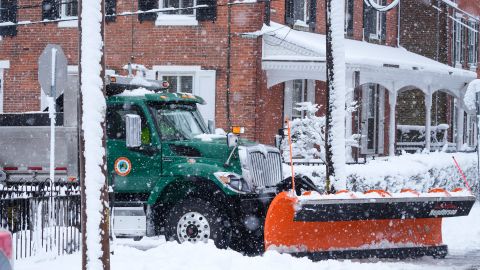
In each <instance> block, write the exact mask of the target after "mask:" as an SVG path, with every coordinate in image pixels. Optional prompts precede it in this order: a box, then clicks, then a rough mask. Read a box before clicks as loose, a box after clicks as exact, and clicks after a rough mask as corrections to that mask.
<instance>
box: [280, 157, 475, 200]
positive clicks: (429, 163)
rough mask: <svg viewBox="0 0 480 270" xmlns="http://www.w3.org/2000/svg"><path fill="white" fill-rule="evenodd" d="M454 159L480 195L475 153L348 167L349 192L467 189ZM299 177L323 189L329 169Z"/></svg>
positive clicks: (299, 169) (301, 168)
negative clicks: (453, 157) (305, 178)
mask: <svg viewBox="0 0 480 270" xmlns="http://www.w3.org/2000/svg"><path fill="white" fill-rule="evenodd" d="M452 156H455V159H456V160H457V161H458V163H459V165H460V167H461V168H462V170H463V171H464V172H465V174H466V176H467V179H468V181H469V183H470V186H472V188H473V189H474V191H475V192H476V193H477V194H478V192H479V183H478V178H477V155H476V154H475V153H454V154H451V153H441V152H433V153H427V154H403V155H401V156H395V157H384V158H378V159H376V160H370V161H368V163H367V164H355V165H348V166H347V167H346V171H347V189H348V190H351V191H355V192H364V191H367V190H370V189H383V190H387V191H389V192H399V191H400V190H401V189H403V188H409V189H414V190H417V191H419V192H427V191H428V190H429V189H431V188H434V187H441V188H445V189H447V190H453V189H454V188H456V187H460V188H465V185H464V183H463V180H462V179H461V176H460V174H459V173H458V170H457V168H456V167H455V164H454V162H453V159H452ZM283 171H284V176H285V177H286V176H289V175H290V168H289V166H288V165H284V170H283ZM295 172H296V173H297V174H303V175H306V176H308V177H310V178H311V179H312V180H313V181H314V182H315V183H316V184H317V185H318V186H319V187H320V188H322V189H323V187H324V186H325V166H324V165H318V166H305V165H297V166H295Z"/></svg>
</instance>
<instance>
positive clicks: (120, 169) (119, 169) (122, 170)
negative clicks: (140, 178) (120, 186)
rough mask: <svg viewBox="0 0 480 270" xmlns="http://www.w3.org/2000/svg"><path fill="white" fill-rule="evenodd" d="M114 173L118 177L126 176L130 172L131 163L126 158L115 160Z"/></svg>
mask: <svg viewBox="0 0 480 270" xmlns="http://www.w3.org/2000/svg"><path fill="white" fill-rule="evenodd" d="M114 167H115V172H116V173H117V174H118V175H120V176H127V175H128V174H129V173H130V171H131V170H132V163H131V162H130V160H129V159H128V158H126V157H119V158H117V160H115V165H114Z"/></svg>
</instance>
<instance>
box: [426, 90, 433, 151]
mask: <svg viewBox="0 0 480 270" xmlns="http://www.w3.org/2000/svg"><path fill="white" fill-rule="evenodd" d="M428 92H429V93H428V94H425V149H426V150H428V151H430V143H431V141H432V132H431V131H432V94H431V93H430V91H428Z"/></svg>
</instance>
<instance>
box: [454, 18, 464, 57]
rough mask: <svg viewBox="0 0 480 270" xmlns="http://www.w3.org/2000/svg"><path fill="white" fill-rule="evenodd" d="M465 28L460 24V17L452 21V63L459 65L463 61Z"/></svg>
mask: <svg viewBox="0 0 480 270" xmlns="http://www.w3.org/2000/svg"><path fill="white" fill-rule="evenodd" d="M464 40H465V29H464V26H463V25H462V22H461V18H460V17H458V16H457V19H456V20H454V21H453V64H454V65H455V66H461V65H462V64H463V62H464V59H465V58H464V57H465V55H464V53H465V46H464V45H465V43H464Z"/></svg>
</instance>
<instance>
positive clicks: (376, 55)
mask: <svg viewBox="0 0 480 270" xmlns="http://www.w3.org/2000/svg"><path fill="white" fill-rule="evenodd" d="M256 34H259V35H262V36H263V50H262V52H263V55H262V68H263V70H265V71H266V74H267V86H268V87H272V86H274V85H276V84H279V83H283V82H287V81H291V80H297V79H307V80H318V81H325V80H326V71H325V68H326V65H325V57H326V55H325V54H326V42H325V35H321V34H316V33H309V32H303V31H296V30H293V29H291V28H289V27H288V26H285V25H281V24H277V23H273V22H272V23H271V26H264V27H263V28H262V30H261V31H259V32H258V33H256ZM345 48H346V51H345V58H346V64H347V70H346V78H345V80H346V86H347V93H346V97H347V104H350V103H351V102H352V101H353V100H354V98H355V94H354V90H355V89H356V88H358V87H359V86H362V85H367V84H375V85H380V86H381V87H382V89H385V90H386V92H385V93H387V94H381V95H383V100H384V101H385V100H388V105H389V107H387V108H386V109H385V108H384V109H382V110H381V111H380V113H383V114H384V116H385V117H384V118H386V119H388V122H387V123H384V124H385V125H386V126H388V133H387V134H388V144H387V143H385V145H388V148H389V150H388V153H389V154H390V155H394V153H395V149H394V147H395V140H396V129H397V123H396V122H395V119H396V115H395V114H396V105H397V97H398V95H399V94H400V93H402V92H406V91H410V90H417V89H418V90H420V91H421V92H422V93H423V96H424V99H425V100H424V102H422V103H424V105H425V109H424V111H425V116H424V117H425V120H424V121H425V122H424V123H422V124H424V125H425V126H424V134H425V145H424V147H425V149H430V142H431V133H432V128H431V126H432V123H431V118H432V117H431V108H432V96H433V95H434V94H435V93H436V92H438V91H441V92H445V93H447V94H448V95H450V96H451V97H453V98H454V99H456V100H457V101H456V105H455V109H456V112H455V115H456V117H457V119H456V122H457V124H456V129H457V130H458V132H457V133H456V134H457V136H456V146H457V149H460V147H461V146H462V145H463V129H464V128H463V122H464V121H463V118H462V117H463V115H464V112H465V111H467V112H468V110H466V106H465V104H464V103H463V97H464V95H465V92H466V88H467V85H468V83H469V82H470V81H472V80H474V79H475V78H476V77H477V75H476V73H475V72H471V71H466V70H463V69H458V68H453V67H450V66H448V65H445V64H442V63H440V62H437V61H434V60H432V59H430V58H427V57H424V56H421V55H418V54H415V53H412V52H409V51H407V50H405V49H403V48H397V47H390V46H382V45H377V44H372V43H367V42H362V41H357V40H350V39H346V40H345ZM364 98H365V97H364ZM381 98H382V97H381ZM362 102H363V101H362ZM461 119H462V120H461ZM346 121H347V134H346V136H347V137H349V136H350V135H351V134H352V132H353V131H352V126H353V122H352V121H353V119H352V115H351V114H347V119H346ZM382 121H383V120H382ZM383 127H384V126H383V124H382V125H381V127H380V128H378V129H379V130H380V132H381V133H380V135H377V136H378V137H381V140H382V141H381V142H380V143H381V144H383V137H387V136H384V134H383ZM362 135H364V134H362Z"/></svg>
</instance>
